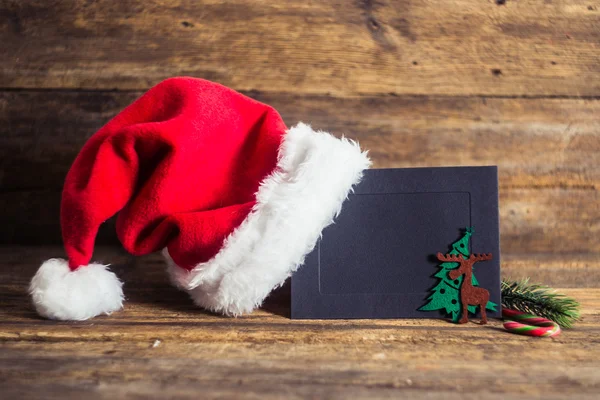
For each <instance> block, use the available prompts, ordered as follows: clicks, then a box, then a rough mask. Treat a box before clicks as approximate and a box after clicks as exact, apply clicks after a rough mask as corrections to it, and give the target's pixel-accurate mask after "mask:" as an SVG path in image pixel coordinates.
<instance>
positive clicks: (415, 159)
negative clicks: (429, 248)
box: [0, 0, 600, 270]
mask: <svg viewBox="0 0 600 400" xmlns="http://www.w3.org/2000/svg"><path fill="white" fill-rule="evenodd" d="M0 16H2V18H0V43H2V46H0V71H2V73H0V209H2V210H3V212H1V213H0V225H2V226H3V227H4V229H2V230H1V231H0V243H6V244H11V243H13V244H14V243H18V244H59V243H60V240H61V239H60V227H59V216H58V210H59V202H60V190H61V186H62V181H63V179H64V176H65V174H66V172H67V170H68V168H69V166H70V164H71V162H72V161H73V159H74V157H75V155H76V154H77V152H78V151H79V149H80V148H81V146H82V145H83V143H84V142H85V141H86V140H87V138H89V137H90V136H91V135H92V134H93V133H94V132H95V131H96V130H97V129H98V128H100V127H101V126H102V125H103V124H104V123H105V122H107V121H108V120H109V119H110V118H111V117H112V116H114V115H115V114H116V113H118V112H119V111H120V110H121V109H123V108H124V107H125V106H126V105H128V104H129V103H131V102H132V101H133V100H134V99H135V98H137V97H138V96H139V95H140V94H141V93H143V91H144V90H146V89H148V88H149V87H150V86H152V85H153V84H155V83H157V82H159V81H160V80H162V79H164V78H166V77H169V76H174V75H192V76H197V77H203V78H208V79H212V80H215V81H218V82H220V83H223V84H225V85H229V86H231V87H232V88H234V89H237V90H240V91H243V92H244V93H246V94H248V95H249V96H251V97H254V98H256V99H258V100H261V101H264V102H267V103H269V104H271V105H273V106H274V107H276V108H277V109H278V110H280V112H281V114H282V116H283V117H284V119H285V121H286V122H287V123H288V125H292V124H294V123H296V122H298V121H306V122H310V123H312V124H313V125H314V126H315V127H317V128H320V129H324V130H329V131H331V132H333V133H335V134H338V135H341V134H345V135H347V136H349V137H352V138H355V139H358V140H359V141H360V142H361V144H362V145H363V146H364V147H365V148H367V149H370V154H371V156H372V157H373V159H374V164H375V167H408V166H444V165H488V164H496V165H498V166H499V167H500V201H501V202H500V204H501V232H502V243H501V245H502V249H503V255H504V256H505V257H507V258H512V259H515V257H517V258H518V257H521V258H522V259H523V260H530V259H532V257H533V258H537V259H543V260H549V259H553V257H558V259H560V260H564V261H566V260H568V259H572V258H574V259H575V260H576V261H575V262H576V263H578V265H585V266H586V267H590V268H593V269H594V270H597V269H599V268H600V240H598V239H597V236H598V232H599V230H600V207H598V200H599V193H598V190H599V187H600V167H599V166H600V117H599V115H600V113H599V111H600V51H599V47H600V28H599V27H600V2H598V1H566V0H554V1H546V2H540V1H535V0H531V1H518V2H516V1H508V2H506V4H504V5H498V4H497V2H495V1H491V0H453V1H450V2H448V1H445V2H444V1H423V0H414V1H413V0H407V1H402V2H394V1H322V0H321V1H306V0H303V1H257V2H252V1H241V0H235V1H228V2H224V1H190V0H181V1H175V0H171V1H155V0H144V1H142V0H127V1H121V2H113V1H108V0H99V1H85V0H63V1H53V2H47V1H42V0H27V1H21V0H14V1H13V0H8V1H7V0H4V1H1V2H0ZM98 243H99V244H116V243H118V242H117V240H116V238H115V234H114V224H113V223H112V221H111V222H109V223H108V224H106V225H105V226H103V228H102V229H101V232H100V234H99V237H98Z"/></svg>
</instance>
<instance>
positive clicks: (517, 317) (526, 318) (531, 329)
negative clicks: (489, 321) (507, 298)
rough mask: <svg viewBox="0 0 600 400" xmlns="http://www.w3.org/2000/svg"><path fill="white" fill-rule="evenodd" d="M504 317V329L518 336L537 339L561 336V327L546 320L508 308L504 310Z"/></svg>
mask: <svg viewBox="0 0 600 400" xmlns="http://www.w3.org/2000/svg"><path fill="white" fill-rule="evenodd" d="M502 317H503V318H504V319H505V322H504V328H505V329H506V330H507V331H509V332H512V333H516V334H517V335H525V336H536V337H552V336H558V335H560V326H559V325H558V324H557V323H556V322H553V321H550V320H549V319H546V318H540V317H537V316H535V315H531V314H527V313H524V312H521V311H516V310H509V309H507V308H503V309H502Z"/></svg>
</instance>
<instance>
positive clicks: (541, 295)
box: [502, 278, 579, 328]
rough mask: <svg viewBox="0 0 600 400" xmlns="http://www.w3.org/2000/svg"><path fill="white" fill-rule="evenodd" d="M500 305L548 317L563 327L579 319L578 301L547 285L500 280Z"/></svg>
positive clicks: (567, 326) (569, 325) (524, 280)
mask: <svg viewBox="0 0 600 400" xmlns="http://www.w3.org/2000/svg"><path fill="white" fill-rule="evenodd" d="M502 306H503V307H505V308H510V309H513V310H517V311H522V312H526V313H529V314H533V315H537V316H539V317H543V318H548V319H550V320H552V321H554V322H556V323H557V324H559V325H560V326H562V327H563V328H571V327H572V326H573V324H574V323H575V322H576V321H577V320H579V303H578V302H577V301H576V300H575V299H572V298H570V297H567V296H565V295H563V294H560V293H556V292H555V291H554V290H553V289H551V288H549V287H548V286H543V285H538V284H530V283H529V278H527V279H523V280H521V281H509V280H502Z"/></svg>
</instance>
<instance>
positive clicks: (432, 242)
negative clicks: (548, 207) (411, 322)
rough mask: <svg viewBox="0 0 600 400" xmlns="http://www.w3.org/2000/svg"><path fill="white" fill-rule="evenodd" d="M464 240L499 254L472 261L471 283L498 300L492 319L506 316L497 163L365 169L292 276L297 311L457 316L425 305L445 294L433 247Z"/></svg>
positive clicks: (327, 315)
mask: <svg viewBox="0 0 600 400" xmlns="http://www.w3.org/2000/svg"><path fill="white" fill-rule="evenodd" d="M467 228H469V234H467V233H466V232H467ZM471 228H472V233H471ZM465 238H467V239H468V240H467V241H465ZM458 243H460V245H461V246H462V244H463V243H466V244H467V247H470V248H469V249H466V250H464V254H465V255H466V254H469V252H470V253H492V256H493V258H492V260H489V261H484V262H478V263H476V264H475V266H474V268H473V273H474V275H475V277H476V281H474V282H476V284H478V285H479V287H481V288H484V289H487V290H488V291H489V293H490V299H489V301H490V302H491V303H490V304H492V305H493V304H495V305H496V307H495V311H494V307H489V308H488V309H487V315H488V317H500V315H501V307H500V245H499V225H498V170H497V168H496V167H447V168H408V169H374V170H368V171H366V172H365V176H364V178H363V180H362V181H361V183H359V184H358V185H357V186H356V187H355V190H354V193H353V194H351V195H350V196H349V198H348V200H347V201H346V202H345V203H344V205H343V208H342V212H341V214H340V215H339V216H338V218H337V219H336V222H335V223H334V224H333V225H331V226H329V227H327V228H326V229H325V230H324V231H323V236H322V238H321V240H320V241H319V243H318V244H317V246H316V247H315V249H314V250H313V252H312V253H310V254H309V255H308V256H307V257H306V262H305V264H304V266H302V267H301V268H300V269H299V270H298V271H297V272H296V273H295V274H294V275H293V277H292V307H291V316H292V318H294V319H334V318H449V317H450V318H452V317H454V318H456V313H454V315H452V313H449V312H447V311H448V310H446V309H443V308H442V309H439V310H430V311H423V310H419V309H420V308H421V309H422V308H431V307H430V306H429V307H424V306H425V305H427V304H428V302H429V301H430V299H431V296H432V295H433V294H434V293H435V294H436V296H440V288H441V287H442V286H443V285H441V281H442V279H441V278H439V277H436V276H435V275H436V274H437V273H438V272H439V271H440V268H441V267H440V264H441V262H440V261H438V260H437V259H436V254H437V253H438V252H441V253H443V254H446V253H451V252H452V251H453V244H454V248H455V249H458V247H457V246H458ZM455 253H456V251H455ZM456 265H458V264H456ZM445 279H446V281H448V278H445ZM460 279H461V280H462V278H460ZM447 283H448V282H445V283H444V284H447ZM458 283H459V282H458V280H456V282H455V283H453V282H452V281H449V283H448V284H449V285H450V286H454V287H456V288H460V285H458ZM457 285H458V286H457ZM450 290H453V289H451V288H450ZM444 292H445V291H444V290H443V289H442V290H441V293H444ZM437 300H439V298H438V299H437ZM453 301H454V300H453ZM477 314H479V312H478V313H477ZM470 316H471V317H472V316H475V315H470Z"/></svg>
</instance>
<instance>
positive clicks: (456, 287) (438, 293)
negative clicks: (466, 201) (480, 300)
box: [419, 228, 497, 322]
mask: <svg viewBox="0 0 600 400" xmlns="http://www.w3.org/2000/svg"><path fill="white" fill-rule="evenodd" d="M473 233H474V231H473V228H466V231H465V234H464V235H463V237H461V238H460V239H459V240H457V241H456V242H454V243H452V250H451V251H450V252H448V254H449V255H452V256H457V255H460V256H462V257H463V258H464V259H467V258H468V257H469V255H470V250H469V243H470V239H471V236H472V235H473ZM458 266H459V263H457V262H442V263H441V264H439V265H438V268H439V271H438V272H437V273H436V274H435V275H434V277H436V278H438V279H439V280H440V281H439V283H438V284H437V285H436V286H435V287H434V288H433V289H431V292H432V294H431V295H430V296H429V297H428V298H427V303H426V304H425V305H424V306H422V307H421V308H419V310H420V311H435V310H443V312H444V314H446V315H449V316H451V318H452V321H453V322H458V319H459V317H460V316H461V308H462V306H461V302H460V288H461V285H462V280H463V276H462V275H461V276H459V277H458V278H456V279H452V278H450V276H449V273H450V271H452V270H454V269H456V268H458ZM471 283H472V285H473V286H479V282H477V279H476V278H475V274H474V273H473V274H472V278H471ZM496 307H497V304H496V303H494V302H491V301H488V302H487V305H486V307H485V308H486V309H488V310H492V311H496ZM468 309H469V312H470V313H475V312H476V311H477V307H475V306H471V305H470V306H469V307H468Z"/></svg>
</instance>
